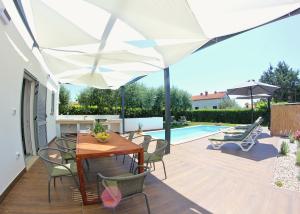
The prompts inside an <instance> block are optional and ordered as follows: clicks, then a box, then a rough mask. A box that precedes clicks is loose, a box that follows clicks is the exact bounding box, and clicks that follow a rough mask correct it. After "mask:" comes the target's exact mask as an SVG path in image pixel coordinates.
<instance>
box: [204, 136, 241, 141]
mask: <svg viewBox="0 0 300 214" xmlns="http://www.w3.org/2000/svg"><path fill="white" fill-rule="evenodd" d="M243 139H244V135H233V136H228V135H224V136H222V137H212V138H209V140H212V141H242V140H243Z"/></svg>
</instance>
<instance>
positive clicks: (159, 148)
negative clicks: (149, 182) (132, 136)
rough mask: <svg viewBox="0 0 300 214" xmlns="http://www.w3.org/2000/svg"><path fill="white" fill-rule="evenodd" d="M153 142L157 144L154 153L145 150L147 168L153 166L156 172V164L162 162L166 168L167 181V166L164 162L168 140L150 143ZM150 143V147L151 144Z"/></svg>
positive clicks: (156, 140) (155, 140)
mask: <svg viewBox="0 0 300 214" xmlns="http://www.w3.org/2000/svg"><path fill="white" fill-rule="evenodd" d="M152 142H156V147H155V150H154V152H149V151H148V149H146V150H145V149H144V163H145V164H146V166H148V165H150V164H153V167H154V170H155V163H156V162H162V164H163V168H164V174H165V179H167V172H166V166H165V162H164V160H163V158H164V155H165V152H166V148H167V146H168V142H167V141H166V140H162V139H154V140H151V141H150V143H152ZM150 143H148V147H149V144H150Z"/></svg>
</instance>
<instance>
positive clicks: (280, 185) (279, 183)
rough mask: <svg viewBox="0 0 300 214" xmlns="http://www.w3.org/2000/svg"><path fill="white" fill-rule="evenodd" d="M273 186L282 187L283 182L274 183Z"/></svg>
mask: <svg viewBox="0 0 300 214" xmlns="http://www.w3.org/2000/svg"><path fill="white" fill-rule="evenodd" d="M275 185H276V186H278V187H283V182H282V181H276V182H275Z"/></svg>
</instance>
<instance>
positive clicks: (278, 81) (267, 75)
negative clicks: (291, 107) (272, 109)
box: [260, 61, 300, 102]
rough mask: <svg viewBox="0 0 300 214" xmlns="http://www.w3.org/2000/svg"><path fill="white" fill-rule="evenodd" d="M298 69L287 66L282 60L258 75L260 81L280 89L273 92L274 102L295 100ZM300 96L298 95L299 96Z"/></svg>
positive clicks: (297, 88) (297, 87)
mask: <svg viewBox="0 0 300 214" xmlns="http://www.w3.org/2000/svg"><path fill="white" fill-rule="evenodd" d="M298 75H299V71H298V70H297V71H296V70H294V69H292V68H291V67H289V66H288V65H287V64H286V63H285V62H284V61H282V62H279V63H278V64H277V67H275V68H274V67H273V66H272V65H270V66H269V68H268V69H267V70H266V71H265V72H263V74H262V76H261V77H260V81H261V82H264V83H267V84H271V85H276V86H279V87H280V89H278V90H276V91H275V93H274V96H273V97H274V100H275V101H276V102H287V101H291V100H292V98H294V99H293V100H295V98H296V96H297V91H298V90H299V86H298V83H299V77H298ZM299 98H300V97H299Z"/></svg>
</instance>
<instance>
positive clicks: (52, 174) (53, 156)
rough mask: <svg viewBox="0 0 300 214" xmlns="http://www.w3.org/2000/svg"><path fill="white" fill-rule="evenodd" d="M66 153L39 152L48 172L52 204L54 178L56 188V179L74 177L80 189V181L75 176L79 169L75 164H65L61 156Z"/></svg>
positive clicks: (58, 151)
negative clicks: (51, 188)
mask: <svg viewBox="0 0 300 214" xmlns="http://www.w3.org/2000/svg"><path fill="white" fill-rule="evenodd" d="M62 153H65V151H63V150H60V149H55V148H48V147H47V148H43V149H40V150H39V151H38V155H39V156H40V158H41V159H42V160H43V162H44V164H45V166H46V168H47V172H48V201H49V203H50V202H51V197H50V185H51V180H52V178H53V185H54V188H55V186H56V185H55V179H56V178H57V177H59V178H62V177H65V176H68V177H70V176H71V177H73V179H74V181H75V184H76V186H77V187H79V184H78V181H77V180H76V178H75V176H76V175H77V167H76V163H75V162H70V163H64V161H63V158H62V157H61V156H60V154H62Z"/></svg>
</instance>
